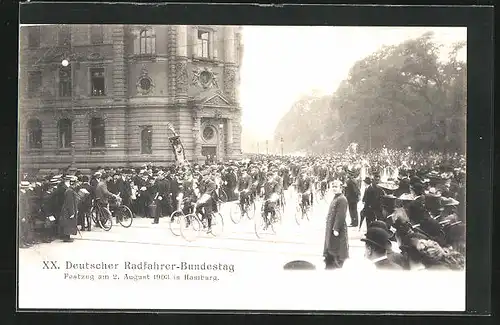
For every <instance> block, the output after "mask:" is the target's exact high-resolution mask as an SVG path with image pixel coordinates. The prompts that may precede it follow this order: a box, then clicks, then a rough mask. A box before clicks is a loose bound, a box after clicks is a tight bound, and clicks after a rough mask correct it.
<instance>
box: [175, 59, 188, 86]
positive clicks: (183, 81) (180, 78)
mask: <svg viewBox="0 0 500 325" xmlns="http://www.w3.org/2000/svg"><path fill="white" fill-rule="evenodd" d="M175 75H176V84H177V91H178V92H180V93H186V92H187V90H188V74H187V63H186V62H183V61H181V62H177V63H176V65H175Z"/></svg>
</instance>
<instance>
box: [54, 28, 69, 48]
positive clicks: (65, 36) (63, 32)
mask: <svg viewBox="0 0 500 325" xmlns="http://www.w3.org/2000/svg"><path fill="white" fill-rule="evenodd" d="M57 44H58V45H59V46H68V45H70V44H71V29H70V27H69V26H61V27H60V28H59V31H58V34H57Z"/></svg>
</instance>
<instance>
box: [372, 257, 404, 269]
mask: <svg viewBox="0 0 500 325" xmlns="http://www.w3.org/2000/svg"><path fill="white" fill-rule="evenodd" d="M374 264H375V267H376V268H377V269H379V270H403V268H402V267H401V266H399V265H397V264H396V263H394V262H393V261H391V260H390V259H389V258H386V259H383V260H380V261H377V262H375V263H374Z"/></svg>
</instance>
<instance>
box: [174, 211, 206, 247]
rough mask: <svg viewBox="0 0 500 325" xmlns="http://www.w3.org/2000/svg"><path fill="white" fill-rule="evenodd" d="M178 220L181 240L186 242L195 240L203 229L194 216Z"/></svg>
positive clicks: (182, 217) (185, 216)
mask: <svg viewBox="0 0 500 325" xmlns="http://www.w3.org/2000/svg"><path fill="white" fill-rule="evenodd" d="M179 218H180V233H181V236H182V238H184V239H185V240H186V241H188V242H192V241H194V240H196V238H197V237H198V236H199V235H200V231H201V230H202V229H203V227H202V225H201V221H200V219H199V218H198V217H197V216H196V215H194V214H188V215H184V216H181V217H179Z"/></svg>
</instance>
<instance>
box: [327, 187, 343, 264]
mask: <svg viewBox="0 0 500 325" xmlns="http://www.w3.org/2000/svg"><path fill="white" fill-rule="evenodd" d="M332 190H333V193H334V195H335V196H334V198H333V200H332V203H331V204H330V208H329V210H328V216H327V219H326V229H325V244H324V248H323V257H324V258H325V268H326V269H337V268H342V266H343V265H344V261H345V260H346V259H348V258H349V246H348V236H347V223H346V221H345V217H346V214H347V206H348V203H347V199H346V197H345V196H344V194H342V183H341V181H339V180H335V181H333V184H332Z"/></svg>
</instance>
